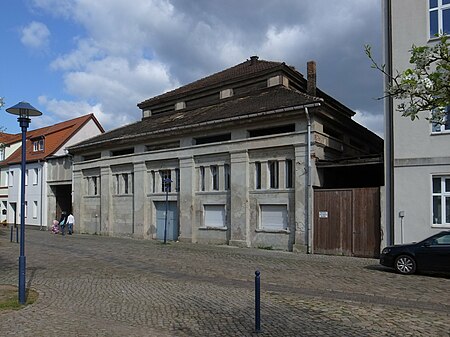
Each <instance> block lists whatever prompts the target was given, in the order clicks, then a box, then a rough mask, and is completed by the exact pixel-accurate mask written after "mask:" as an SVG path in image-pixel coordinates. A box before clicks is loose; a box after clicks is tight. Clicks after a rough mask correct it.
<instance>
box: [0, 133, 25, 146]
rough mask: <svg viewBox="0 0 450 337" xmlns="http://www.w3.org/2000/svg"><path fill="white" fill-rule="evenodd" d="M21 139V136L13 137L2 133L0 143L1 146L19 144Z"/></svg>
mask: <svg viewBox="0 0 450 337" xmlns="http://www.w3.org/2000/svg"><path fill="white" fill-rule="evenodd" d="M21 138H22V137H21V135H20V134H16V135H13V134H11V133H6V132H0V143H1V144H6V145H9V144H13V143H17V142H20V140H21Z"/></svg>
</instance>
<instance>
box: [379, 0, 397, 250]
mask: <svg viewBox="0 0 450 337" xmlns="http://www.w3.org/2000/svg"><path fill="white" fill-rule="evenodd" d="M382 4H383V27H384V30H383V40H384V41H383V47H384V56H383V57H384V64H385V70H386V73H388V74H392V64H393V62H392V20H391V18H392V4H391V0H383V3H382ZM391 84H392V80H391V78H390V77H389V76H385V77H384V92H386V89H387V88H388V87H389V86H390V85H391ZM393 106H394V103H393V99H392V97H390V96H388V97H387V98H386V99H385V100H384V121H385V122H384V123H385V124H384V149H385V153H384V163H385V164H384V166H385V186H386V197H385V198H386V209H385V212H386V214H385V225H386V245H392V244H394V242H395V239H394V221H395V219H394V127H393V126H394V120H393V119H394V108H393Z"/></svg>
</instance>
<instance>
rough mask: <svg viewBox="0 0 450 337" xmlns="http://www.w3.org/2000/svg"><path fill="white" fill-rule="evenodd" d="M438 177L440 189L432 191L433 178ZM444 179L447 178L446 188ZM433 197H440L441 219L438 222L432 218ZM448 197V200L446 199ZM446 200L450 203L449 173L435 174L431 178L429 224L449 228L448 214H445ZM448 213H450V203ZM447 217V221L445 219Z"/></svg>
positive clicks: (449, 217) (449, 219)
mask: <svg viewBox="0 0 450 337" xmlns="http://www.w3.org/2000/svg"><path fill="white" fill-rule="evenodd" d="M435 179H440V191H439V192H435V191H434V180H435ZM446 180H448V186H449V188H448V190H449V191H446V190H445V186H446ZM435 197H440V208H441V209H440V213H441V214H440V217H441V219H440V220H441V221H440V222H438V221H437V220H436V219H435V218H434V209H435V201H434V200H435ZM447 198H448V200H447ZM447 201H448V202H449V203H450V175H435V176H432V180H431V226H432V227H449V228H450V214H447ZM448 207H449V213H450V205H449V206H448ZM447 217H448V221H446V220H447Z"/></svg>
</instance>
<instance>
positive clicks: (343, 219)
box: [314, 190, 352, 255]
mask: <svg viewBox="0 0 450 337" xmlns="http://www.w3.org/2000/svg"><path fill="white" fill-rule="evenodd" d="M351 202H352V191H351V190H334V191H315V192H314V253H319V254H329V255H351V248H352V242H351V241H349V240H348V237H349V235H351V231H352V227H351V218H352V205H351Z"/></svg>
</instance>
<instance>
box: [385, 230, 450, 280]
mask: <svg viewBox="0 0 450 337" xmlns="http://www.w3.org/2000/svg"><path fill="white" fill-rule="evenodd" d="M380 264H382V265H383V266H386V267H391V268H395V270H396V271H397V272H399V273H401V274H413V273H415V272H416V271H418V270H420V271H435V272H448V271H450V230H448V231H443V232H440V233H439V234H435V235H433V236H430V237H429V238H428V239H425V240H423V241H420V242H414V243H410V244H406V245H394V246H388V247H386V248H384V249H383V251H382V252H381V256H380Z"/></svg>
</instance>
